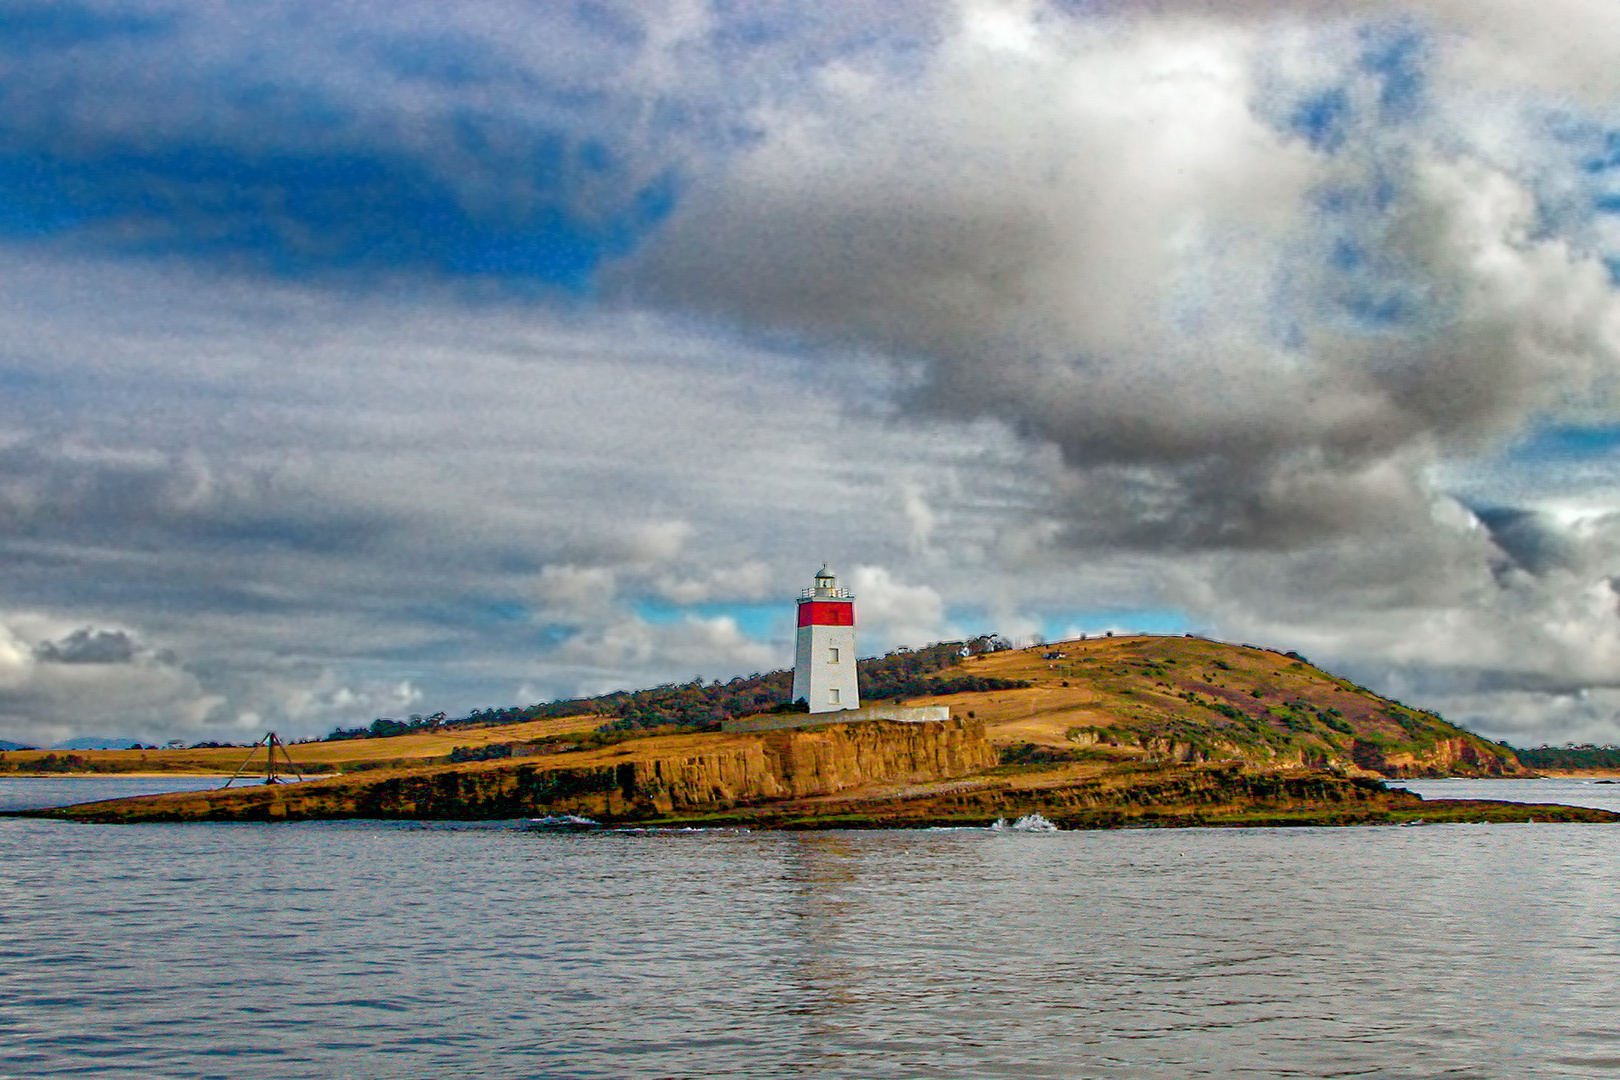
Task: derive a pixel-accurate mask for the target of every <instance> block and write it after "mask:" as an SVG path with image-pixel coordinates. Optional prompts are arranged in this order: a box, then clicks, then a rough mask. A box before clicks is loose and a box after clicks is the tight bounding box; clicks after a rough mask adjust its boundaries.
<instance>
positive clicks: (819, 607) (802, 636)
mask: <svg viewBox="0 0 1620 1080" xmlns="http://www.w3.org/2000/svg"><path fill="white" fill-rule="evenodd" d="M801 698H802V699H804V701H805V702H807V703H808V704H809V706H810V711H811V712H813V713H823V712H838V711H840V710H842V709H858V708H860V706H861V691H860V685H859V684H858V683H857V682H856V679H855V597H853V596H851V595H850V592H849V590H848V589H840V588H839V587H838V578H837V577H836V576H835V575H834V574H833V572H832V571H831V570H828V569H827V566H826V564H825V563H823V564H822V567H821V572H820V573H818V574H816V584H815V587H814V588H812V589H806V590H805V591H804V592H802V593H800V594H799V637H798V647H797V649H796V650H795V652H794V655H793V700H794V701H798V700H799V699H801Z"/></svg>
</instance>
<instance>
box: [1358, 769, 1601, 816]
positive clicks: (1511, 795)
mask: <svg viewBox="0 0 1620 1080" xmlns="http://www.w3.org/2000/svg"><path fill="white" fill-rule="evenodd" d="M1388 786H1389V787H1398V788H1405V789H1406V790H1408V791H1411V792H1415V793H1417V794H1419V795H1421V796H1423V797H1424V798H1425V799H1499V800H1501V801H1502V802H1522V803H1559V804H1561V805H1563V806H1594V807H1596V808H1597V809H1599V810H1613V811H1615V812H1617V813H1620V783H1613V782H1610V781H1605V780H1597V779H1594V780H1585V779H1581V780H1576V779H1568V778H1552V777H1549V778H1547V779H1544V780H1475V779H1472V778H1465V777H1459V778H1456V779H1448V780H1390V781H1388Z"/></svg>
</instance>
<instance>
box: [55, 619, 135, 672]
mask: <svg viewBox="0 0 1620 1080" xmlns="http://www.w3.org/2000/svg"><path fill="white" fill-rule="evenodd" d="M137 651H138V649H137V646H136V643H135V639H134V638H133V637H131V636H130V635H129V634H127V633H125V632H124V631H122V630H95V629H92V628H90V627H82V628H80V629H78V630H75V631H73V632H72V633H71V634H69V635H68V636H67V637H64V638H62V639H61V640H60V641H42V642H40V643H39V644H38V645H36V646H34V656H35V657H37V658H38V659H39V660H41V661H43V662H45V663H48V664H128V663H130V662H132V661H133V660H134V659H135V656H136V654H137Z"/></svg>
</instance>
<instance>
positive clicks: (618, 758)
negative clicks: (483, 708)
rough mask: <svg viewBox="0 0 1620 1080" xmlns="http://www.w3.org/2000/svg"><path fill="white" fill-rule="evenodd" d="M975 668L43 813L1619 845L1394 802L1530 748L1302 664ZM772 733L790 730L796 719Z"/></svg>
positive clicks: (446, 738)
mask: <svg viewBox="0 0 1620 1080" xmlns="http://www.w3.org/2000/svg"><path fill="white" fill-rule="evenodd" d="M960 652H961V653H969V655H965V656H963V655H959V654H958V652H957V651H956V650H948V651H947V652H946V653H944V654H942V655H946V656H947V657H948V659H947V660H946V661H941V664H942V667H941V670H940V671H938V672H937V673H936V674H934V675H933V676H932V677H929V678H923V679H913V680H911V682H910V683H908V684H906V685H908V686H909V688H910V689H911V690H913V691H915V692H914V693H911V694H909V695H907V696H905V697H904V698H902V699H901V700H896V701H894V702H893V704H894V705H895V706H896V709H895V713H896V714H897V715H902V714H907V713H908V709H909V710H910V711H911V712H915V713H916V715H920V716H928V717H930V719H926V720H923V721H920V722H906V721H897V720H887V719H858V720H850V719H846V718H844V717H842V716H841V715H840V714H839V713H837V712H832V713H821V714H818V715H816V716H814V717H804V719H803V720H802V722H797V723H789V724H786V725H781V726H773V725H771V724H748V723H739V724H735V725H731V726H733V727H738V728H744V729H746V728H755V729H756V730H730V731H727V730H689V729H687V730H683V729H671V728H654V729H651V730H649V729H645V728H635V727H625V726H623V725H622V724H620V725H615V724H613V723H604V718H603V717H602V716H600V715H578V716H566V717H558V718H546V719H537V720H531V721H526V722H523V723H517V724H485V725H482V726H476V727H466V726H461V727H455V726H449V727H440V728H435V729H432V730H424V731H413V732H410V733H406V734H400V735H396V736H393V737H391V738H371V739H357V740H349V741H337V742H320V743H305V744H295V745H294V746H293V747H292V755H293V758H294V760H295V761H298V762H299V763H300V764H301V766H302V767H303V768H305V769H307V770H312V771H314V772H317V773H326V774H329V775H325V776H321V777H319V778H316V779H309V780H305V781H303V782H299V783H292V784H277V785H257V786H251V787H231V788H228V789H224V790H212V791H191V792H177V793H173V794H166V795H151V796H142V797H138V798H129V799H117V800H109V801H104V802H96V803H85V804H80V805H77V806H70V807H64V808H60V809H50V810H36V811H28V812H27V813H28V814H29V815H30V816H35V817H47V818H58V819H64V820H69V821H79V822H113V823H133V822H207V821H300V820H317V819H336V818H384V819H387V818H393V819H507V818H556V819H564V820H567V819H589V820H590V821H594V822H599V823H602V824H606V825H636V826H647V827H659V826H743V827H752V828H780V829H826V828H891V827H901V828H916V827H925V826H952V825H983V824H987V823H989V822H992V821H994V820H996V819H998V818H1005V819H1014V818H1018V817H1023V816H1027V815H1033V814H1039V815H1042V816H1043V817H1044V818H1046V819H1047V820H1050V821H1051V822H1054V823H1056V824H1057V825H1058V826H1060V827H1063V828H1121V827H1171V826H1276V825H1350V824H1405V823H1415V822H1428V823H1438V822H1516V821H1543V822H1555V821H1557V822H1564V821H1569V822H1574V821H1583V822H1590V821H1620V815H1616V814H1612V813H1609V812H1607V811H1602V810H1593V809H1585V808H1579V807H1568V806H1556V805H1530V804H1522V803H1501V802H1465V801H1450V800H1447V801H1434V800H1423V799H1421V798H1419V797H1418V796H1417V795H1414V794H1411V793H1409V792H1406V791H1402V790H1399V789H1398V788H1397V789H1393V790H1392V789H1391V788H1390V787H1388V786H1386V783H1385V781H1386V780H1390V779H1400V778H1417V777H1436V776H1475V777H1529V776H1534V775H1536V774H1535V773H1533V772H1531V771H1530V770H1528V769H1526V768H1525V766H1524V765H1523V764H1522V763H1521V762H1520V761H1519V759H1518V757H1517V756H1516V755H1515V753H1514V751H1513V750H1512V749H1511V748H1510V747H1508V746H1506V745H1504V744H1502V743H1496V742H1491V741H1489V740H1487V739H1484V738H1482V737H1481V736H1479V735H1476V734H1473V733H1471V732H1468V731H1466V730H1464V729H1462V728H1460V727H1457V726H1456V725H1453V724H1450V723H1448V722H1446V721H1445V720H1443V719H1442V718H1440V717H1439V716H1437V715H1435V714H1433V713H1431V712H1426V711H1423V710H1421V709H1416V708H1412V707H1410V706H1407V705H1404V704H1401V703H1399V702H1396V701H1392V700H1389V699H1387V698H1383V697H1380V696H1379V695H1377V694H1375V693H1373V692H1372V691H1370V690H1368V689H1366V688H1364V687H1361V686H1358V685H1356V684H1354V683H1352V682H1350V681H1348V680H1346V679H1343V678H1340V677H1338V676H1336V675H1333V674H1330V673H1328V672H1326V671H1323V670H1321V669H1319V668H1317V667H1316V666H1314V665H1312V664H1311V663H1310V662H1309V661H1308V660H1306V659H1305V658H1304V657H1302V656H1300V655H1298V654H1296V653H1284V652H1277V651H1274V650H1270V649H1264V648H1259V647H1256V646H1247V645H1234V644H1229V643H1224V642H1218V641H1212V640H1208V639H1205V638H1201V637H1193V636H1182V637H1170V636H1155V635H1131V636H1117V637H1115V636H1102V637H1091V638H1084V639H1078V640H1072V641H1064V642H1058V643H1052V644H1042V645H1038V646H1035V647H1031V648H1024V649H997V650H990V651H979V652H973V651H972V650H969V649H967V648H965V647H964V648H962V649H961V650H960ZM891 655H892V654H891ZM925 706H933V707H934V708H931V709H929V708H920V707H925ZM766 715H767V716H776V717H782V716H786V717H788V718H789V719H790V720H791V708H790V707H783V708H778V709H777V710H776V711H775V712H774V713H768V714H766ZM740 719H746V718H740ZM708 726H709V727H710V728H712V727H713V726H714V725H708ZM760 728H762V729H760ZM480 748H482V749H480ZM34 753H36V754H37V752H34ZM113 755H122V757H119V758H117V759H116V760H117V761H121V762H124V763H127V764H129V765H131V766H140V767H141V768H142V769H143V771H161V770H162V769H164V768H174V769H180V768H185V769H188V770H191V771H195V770H197V769H199V768H207V769H217V770H220V771H228V769H229V768H233V767H235V766H236V765H237V764H238V763H239V762H240V761H241V759H242V751H241V750H240V749H237V750H225V749H221V750H186V751H180V750H176V751H167V752H166V751H151V750H148V751H102V752H85V754H84V755H83V756H82V758H81V760H83V761H85V762H86V763H90V764H94V763H95V762H110V761H113V760H115V759H114V757H113ZM0 757H3V758H4V760H3V761H0V768H9V769H12V770H17V769H26V768H27V766H28V760H29V759H27V758H26V757H25V756H24V755H23V754H21V753H20V752H14V753H9V754H6V755H0ZM468 758H482V760H467V759H468ZM233 759H234V760H233ZM33 760H36V761H37V760H38V758H37V757H36V758H35V759H33Z"/></svg>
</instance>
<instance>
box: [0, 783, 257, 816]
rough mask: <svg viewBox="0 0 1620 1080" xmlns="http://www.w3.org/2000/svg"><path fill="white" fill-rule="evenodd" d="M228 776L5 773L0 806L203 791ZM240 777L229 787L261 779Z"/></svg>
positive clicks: (14, 807)
mask: <svg viewBox="0 0 1620 1080" xmlns="http://www.w3.org/2000/svg"><path fill="white" fill-rule="evenodd" d="M229 779H230V777H228V776H94V775H92V776H5V777H0V810H41V809H44V808H46V807H50V806H72V805H73V804H74V803H82V802H97V801H99V800H101V799H124V798H128V797H130V796H132V795H157V794H160V793H162V792H165V791H203V790H206V789H209V788H217V787H222V786H224V783H225V781H226V780H229ZM262 782H263V781H262V778H254V777H251V776H249V777H242V778H240V779H238V780H236V781H235V782H234V783H232V784H231V786H232V787H247V786H249V785H252V784H257V783H262Z"/></svg>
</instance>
